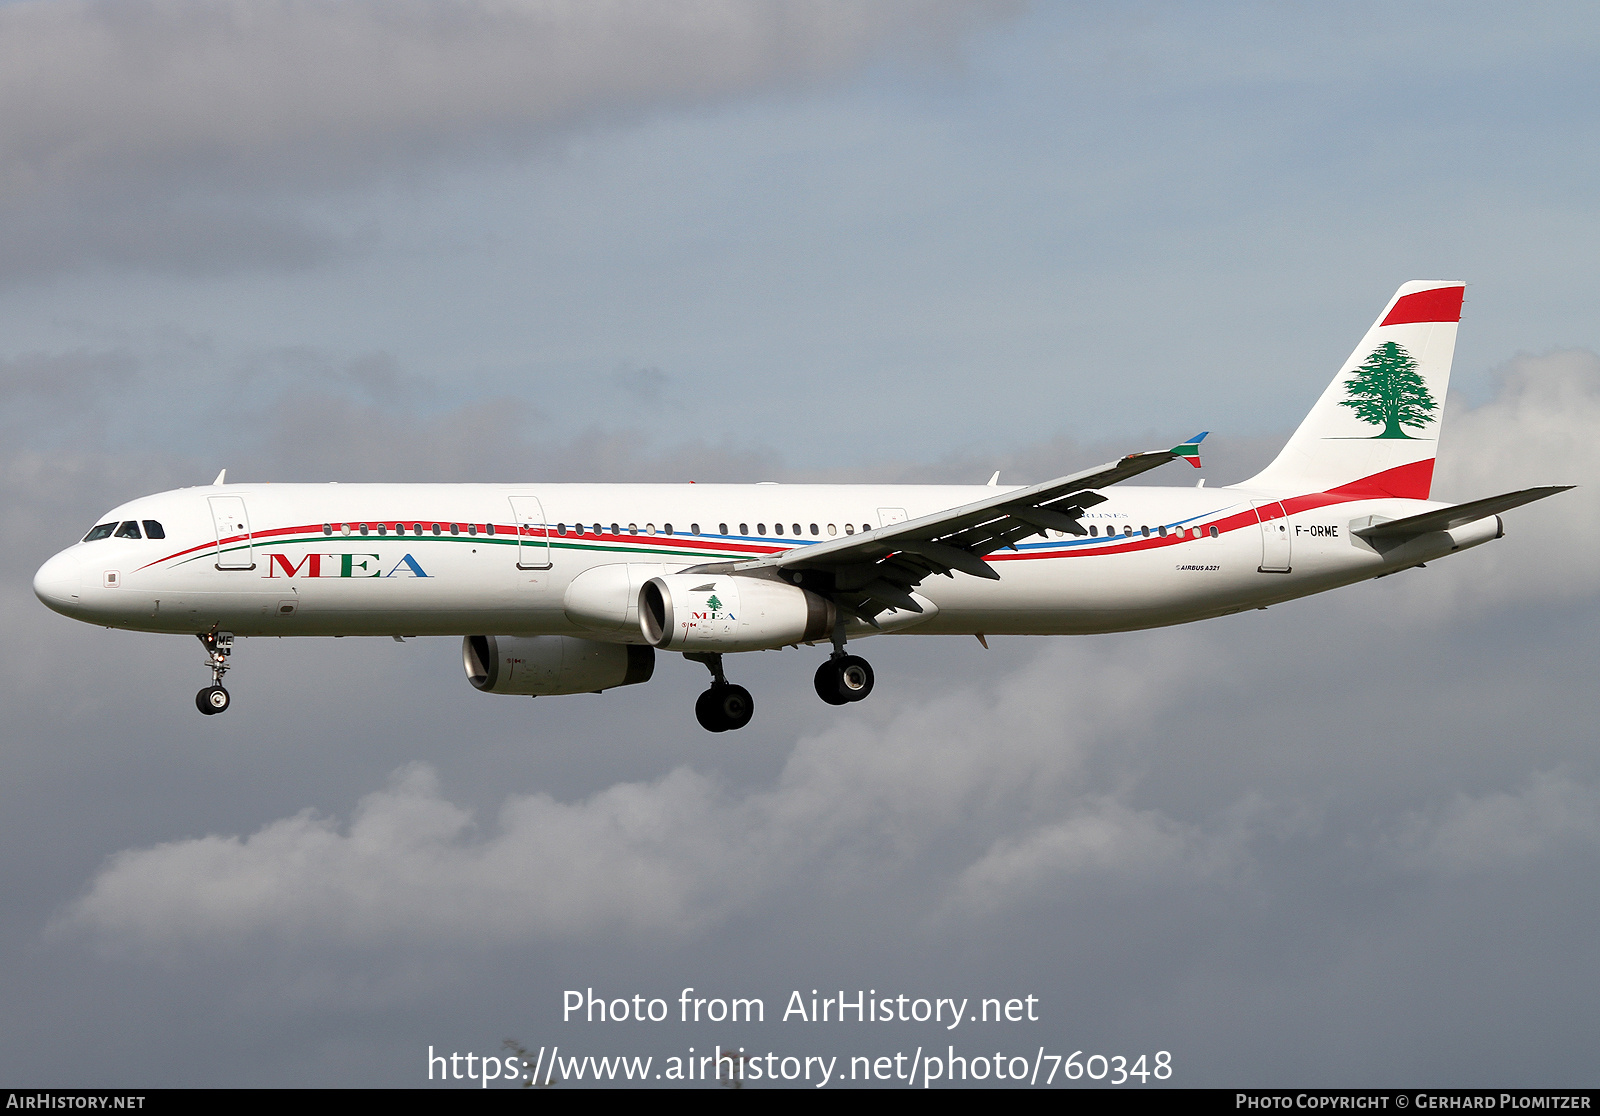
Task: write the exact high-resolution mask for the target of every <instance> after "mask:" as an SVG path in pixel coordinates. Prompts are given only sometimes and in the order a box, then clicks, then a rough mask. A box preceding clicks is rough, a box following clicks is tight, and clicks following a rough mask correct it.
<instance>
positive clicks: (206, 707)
mask: <svg viewBox="0 0 1600 1116" xmlns="http://www.w3.org/2000/svg"><path fill="white" fill-rule="evenodd" d="M232 700H233V699H232V698H230V697H229V696H228V691H227V690H224V689H223V688H222V687H221V686H207V687H206V688H205V689H203V690H201V691H200V692H199V693H198V694H195V695H194V705H195V708H196V709H198V710H200V712H202V713H204V714H205V715H206V716H207V717H214V716H216V715H217V714H218V713H221V712H223V711H225V710H226V709H227V708H228V706H229V704H230V703H231V702H232Z"/></svg>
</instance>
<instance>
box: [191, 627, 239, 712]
mask: <svg viewBox="0 0 1600 1116" xmlns="http://www.w3.org/2000/svg"><path fill="white" fill-rule="evenodd" d="M195 638H196V639H198V640H199V641H200V642H201V643H202V644H204V646H205V649H206V657H207V658H208V659H209V660H210V664H211V685H209V686H207V687H206V688H205V689H203V690H201V691H200V692H199V693H198V694H195V695H194V704H195V708H197V709H199V710H200V712H202V713H204V714H205V715H206V716H207V717H211V716H215V715H216V714H218V713H221V712H222V711H223V710H224V709H226V708H228V703H229V702H230V701H231V700H232V699H230V698H229V697H228V691H227V690H224V689H223V688H222V676H223V675H224V674H227V673H228V656H229V655H231V654H233V633H232V632H201V633H199V634H197V635H196V637H195Z"/></svg>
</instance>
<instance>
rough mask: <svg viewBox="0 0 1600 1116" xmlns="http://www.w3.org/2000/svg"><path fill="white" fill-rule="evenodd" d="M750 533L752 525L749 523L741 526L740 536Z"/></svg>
mask: <svg viewBox="0 0 1600 1116" xmlns="http://www.w3.org/2000/svg"><path fill="white" fill-rule="evenodd" d="M749 533H750V524H748V523H741V524H739V534H741V535H748V534H749Z"/></svg>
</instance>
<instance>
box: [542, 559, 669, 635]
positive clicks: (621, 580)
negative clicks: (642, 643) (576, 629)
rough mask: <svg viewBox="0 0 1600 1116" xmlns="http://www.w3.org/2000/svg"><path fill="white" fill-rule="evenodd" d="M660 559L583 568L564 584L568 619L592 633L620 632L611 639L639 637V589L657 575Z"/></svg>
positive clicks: (662, 567) (661, 568) (665, 568)
mask: <svg viewBox="0 0 1600 1116" xmlns="http://www.w3.org/2000/svg"><path fill="white" fill-rule="evenodd" d="M666 572H667V567H666V566H664V565H662V564H660V563H659V562H656V563H650V562H615V563H612V564H609V565H605V566H594V567H592V568H590V569H587V570H584V571H583V572H582V573H581V574H579V575H578V576H577V577H575V578H573V579H572V582H571V584H569V585H568V586H567V592H566V598H565V600H564V601H563V607H564V609H565V611H566V614H567V619H568V620H571V621H572V622H573V623H574V624H577V625H579V626H580V627H584V628H588V629H589V630H590V631H592V632H606V633H607V634H608V635H609V634H610V633H612V632H616V633H619V634H618V635H617V636H615V637H613V638H617V639H633V640H636V639H638V638H639V635H638V633H639V590H640V589H642V588H643V587H644V583H645V582H646V581H649V580H650V579H651V578H652V577H655V576H656V575H658V574H664V573H666Z"/></svg>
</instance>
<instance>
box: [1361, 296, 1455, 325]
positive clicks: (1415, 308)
mask: <svg viewBox="0 0 1600 1116" xmlns="http://www.w3.org/2000/svg"><path fill="white" fill-rule="evenodd" d="M1466 293H1467V289H1466V288H1465V287H1435V288H1434V289H1433V290H1431V291H1418V292H1417V293H1416V294H1408V295H1406V296H1405V297H1404V298H1402V299H1401V300H1400V301H1399V302H1397V303H1395V304H1394V309H1393V310H1391V311H1389V315H1388V317H1386V318H1384V319H1383V321H1381V322H1379V323H1378V324H1379V325H1380V326H1391V325H1412V324H1414V323H1416V322H1459V321H1460V320H1461V299H1462V298H1463V296H1465V295H1466Z"/></svg>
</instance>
